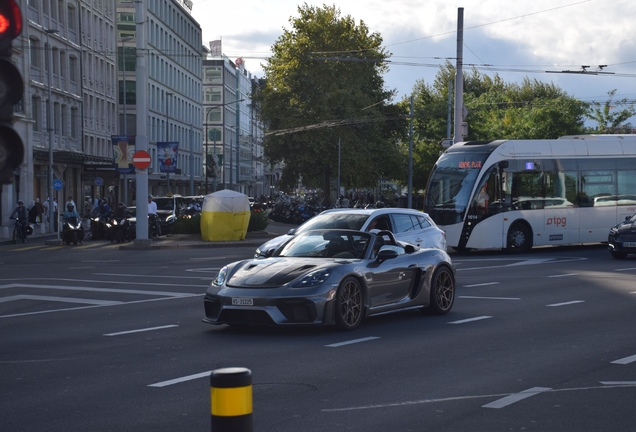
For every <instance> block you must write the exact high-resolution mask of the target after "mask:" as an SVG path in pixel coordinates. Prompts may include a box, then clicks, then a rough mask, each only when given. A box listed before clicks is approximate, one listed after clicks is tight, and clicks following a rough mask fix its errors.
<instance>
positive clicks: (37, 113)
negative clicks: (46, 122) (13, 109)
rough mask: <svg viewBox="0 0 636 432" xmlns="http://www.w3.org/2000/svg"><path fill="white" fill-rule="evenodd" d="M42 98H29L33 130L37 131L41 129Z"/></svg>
mask: <svg viewBox="0 0 636 432" xmlns="http://www.w3.org/2000/svg"><path fill="white" fill-rule="evenodd" d="M41 103H42V100H41V99H40V98H37V97H32V98H31V109H32V112H31V116H32V117H33V130H34V131H37V132H41V131H42V106H41V105H40V104H41Z"/></svg>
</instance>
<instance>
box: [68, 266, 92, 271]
mask: <svg viewBox="0 0 636 432" xmlns="http://www.w3.org/2000/svg"><path fill="white" fill-rule="evenodd" d="M89 268H95V266H89V267H69V268H68V269H69V270H79V269H89Z"/></svg>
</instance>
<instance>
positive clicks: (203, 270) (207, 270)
mask: <svg viewBox="0 0 636 432" xmlns="http://www.w3.org/2000/svg"><path fill="white" fill-rule="evenodd" d="M219 270H221V267H211V268H198V269H186V271H187V272H193V273H217V272H218V271H219Z"/></svg>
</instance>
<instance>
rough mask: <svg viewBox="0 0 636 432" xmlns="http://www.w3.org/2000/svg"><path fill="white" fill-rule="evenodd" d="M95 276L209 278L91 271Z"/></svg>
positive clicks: (202, 278)
mask: <svg viewBox="0 0 636 432" xmlns="http://www.w3.org/2000/svg"><path fill="white" fill-rule="evenodd" d="M93 274H94V275H96V276H125V277H142V278H160V279H170V278H173V279H199V280H209V279H210V277H209V276H208V277H203V276H200V277H197V276H162V275H142V274H126V273H93Z"/></svg>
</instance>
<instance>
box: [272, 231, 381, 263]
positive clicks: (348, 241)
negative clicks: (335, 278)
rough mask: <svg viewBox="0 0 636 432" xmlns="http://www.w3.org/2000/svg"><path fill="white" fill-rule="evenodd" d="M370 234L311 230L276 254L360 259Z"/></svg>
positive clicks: (364, 252)
mask: <svg viewBox="0 0 636 432" xmlns="http://www.w3.org/2000/svg"><path fill="white" fill-rule="evenodd" d="M370 238H371V235H370V234H367V233H363V232H358V231H344V230H312V231H306V232H304V233H302V234H299V235H297V236H295V237H293V238H292V239H291V240H290V241H289V242H288V243H287V244H286V245H285V246H284V247H283V248H282V249H281V250H280V251H279V253H278V254H277V256H281V257H308V258H362V257H364V256H365V254H366V251H367V246H368V245H369V239H370Z"/></svg>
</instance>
